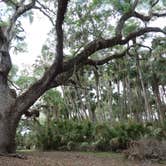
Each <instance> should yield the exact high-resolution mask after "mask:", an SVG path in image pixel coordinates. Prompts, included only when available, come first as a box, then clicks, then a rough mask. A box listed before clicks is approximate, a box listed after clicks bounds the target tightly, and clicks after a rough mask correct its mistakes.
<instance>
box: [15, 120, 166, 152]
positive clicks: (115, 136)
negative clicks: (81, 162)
mask: <svg viewBox="0 0 166 166" xmlns="http://www.w3.org/2000/svg"><path fill="white" fill-rule="evenodd" d="M28 136H29V137H30V139H28ZM17 137H18V138H19V139H18V140H19V145H20V146H19V148H21V146H24V147H29V144H30V143H29V142H28V140H29V141H30V140H35V141H33V146H34V147H36V148H39V149H42V150H80V151H121V150H124V149H127V148H128V146H129V145H130V143H131V142H132V141H138V140H140V139H141V138H144V139H149V138H153V139H156V140H165V139H166V130H165V128H164V127H159V126H153V125H152V124H148V125H143V124H138V123H136V122H128V123H116V124H114V125H112V126H110V125H109V124H106V123H103V124H94V123H91V122H89V121H81V122H80V121H79V122H78V121H71V120H66V121H57V122H55V121H50V122H49V123H48V122H47V123H43V124H39V125H38V126H36V127H35V128H33V130H31V132H29V133H28V134H26V138H27V139H26V141H24V140H25V139H22V138H21V134H20V133H18V135H17ZM23 141H24V142H23ZM26 145H27V146H26ZM30 145H31V144H30ZM31 147H32V146H31ZM130 148H131V147H130Z"/></svg>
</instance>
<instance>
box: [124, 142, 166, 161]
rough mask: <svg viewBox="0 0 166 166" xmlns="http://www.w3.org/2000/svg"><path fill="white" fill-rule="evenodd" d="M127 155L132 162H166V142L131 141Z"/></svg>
mask: <svg viewBox="0 0 166 166" xmlns="http://www.w3.org/2000/svg"><path fill="white" fill-rule="evenodd" d="M125 155H126V157H127V158H129V159H132V160H134V159H138V160H145V159H152V160H166V141H159V140H156V139H141V140H138V141H131V142H130V143H129V148H128V149H127V150H126V151H125Z"/></svg>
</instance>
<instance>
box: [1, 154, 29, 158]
mask: <svg viewBox="0 0 166 166" xmlns="http://www.w3.org/2000/svg"><path fill="white" fill-rule="evenodd" d="M0 156H3V157H14V158H19V159H24V160H26V159H28V157H27V156H25V155H23V154H18V153H11V154H10V153H0Z"/></svg>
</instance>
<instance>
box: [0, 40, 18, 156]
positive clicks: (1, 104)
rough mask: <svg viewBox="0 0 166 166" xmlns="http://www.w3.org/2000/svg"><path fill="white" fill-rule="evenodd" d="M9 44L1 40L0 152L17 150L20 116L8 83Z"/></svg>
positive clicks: (13, 93)
mask: <svg viewBox="0 0 166 166" xmlns="http://www.w3.org/2000/svg"><path fill="white" fill-rule="evenodd" d="M7 49H8V45H7V44H4V43H3V42H2V40H1V42H0V153H12V152H14V151H15V148H16V144H15V134H16V128H17V125H18V122H19V118H20V116H19V115H17V114H16V107H15V106H16V93H15V91H14V90H12V89H10V88H9V86H8V84H7V76H8V73H9V71H10V69H11V60H10V55H9V53H8V50H7Z"/></svg>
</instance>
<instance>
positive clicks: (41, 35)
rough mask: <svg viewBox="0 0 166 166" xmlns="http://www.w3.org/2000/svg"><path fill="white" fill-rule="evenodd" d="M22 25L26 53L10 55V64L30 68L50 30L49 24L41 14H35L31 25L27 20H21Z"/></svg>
mask: <svg viewBox="0 0 166 166" xmlns="http://www.w3.org/2000/svg"><path fill="white" fill-rule="evenodd" d="M22 25H23V28H24V30H25V35H26V39H25V42H26V43H27V52H25V53H18V54H12V53H11V57H12V63H13V64H16V65H18V66H25V65H26V66H27V65H28V66H30V65H32V64H34V62H35V59H36V57H37V56H38V55H40V53H41V48H42V46H43V44H44V42H45V41H46V38H47V33H48V32H49V31H50V29H51V23H50V21H49V20H48V19H47V18H46V17H45V16H43V15H42V14H41V13H37V14H35V15H34V20H33V23H31V24H30V23H29V20H28V19H26V18H25V19H23V20H22Z"/></svg>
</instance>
